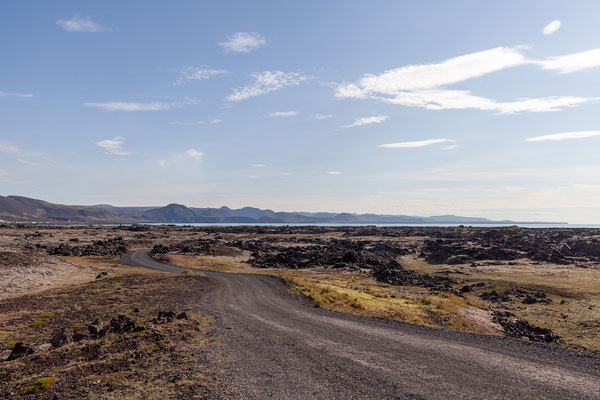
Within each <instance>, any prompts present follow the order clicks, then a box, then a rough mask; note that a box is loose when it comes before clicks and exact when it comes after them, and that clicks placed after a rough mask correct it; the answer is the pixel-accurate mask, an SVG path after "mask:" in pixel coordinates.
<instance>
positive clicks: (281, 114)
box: [269, 111, 298, 117]
mask: <svg viewBox="0 0 600 400" xmlns="http://www.w3.org/2000/svg"><path fill="white" fill-rule="evenodd" d="M297 114H298V113H297V112H296V111H277V112H273V113H271V114H269V117H293V116H295V115H297Z"/></svg>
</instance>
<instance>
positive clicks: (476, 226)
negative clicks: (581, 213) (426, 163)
mask: <svg viewBox="0 0 600 400" xmlns="http://www.w3.org/2000/svg"><path fill="white" fill-rule="evenodd" d="M147 225H175V226H332V227H344V226H382V227H387V226H404V227H453V226H460V225H462V226H471V227H473V228H494V227H507V226H514V225H516V226H520V227H522V228H599V229H600V224H519V223H516V224H464V223H463V224H460V223H452V224H310V223H308V224H291V223H289V224H286V223H265V224H248V223H205V222H203V223H187V224H186V223H171V224H167V223H152V224H147Z"/></svg>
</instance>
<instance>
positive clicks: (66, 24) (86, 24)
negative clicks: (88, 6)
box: [56, 15, 111, 33]
mask: <svg viewBox="0 0 600 400" xmlns="http://www.w3.org/2000/svg"><path fill="white" fill-rule="evenodd" d="M56 25H58V26H60V27H61V28H62V29H64V30H65V31H67V32H88V33H98V32H106V31H110V30H111V29H110V28H107V27H105V26H102V25H100V24H98V23H97V22H94V21H92V19H91V18H90V17H80V16H78V15H75V16H73V18H71V19H59V20H58V21H56Z"/></svg>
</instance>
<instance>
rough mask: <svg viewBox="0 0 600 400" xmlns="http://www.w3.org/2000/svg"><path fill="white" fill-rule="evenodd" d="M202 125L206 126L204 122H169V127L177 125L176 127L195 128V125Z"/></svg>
mask: <svg viewBox="0 0 600 400" xmlns="http://www.w3.org/2000/svg"><path fill="white" fill-rule="evenodd" d="M202 124H204V121H195V122H182V121H171V122H169V125H176V126H194V125H202Z"/></svg>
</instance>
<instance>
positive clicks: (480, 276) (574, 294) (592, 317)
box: [402, 257, 600, 350]
mask: <svg viewBox="0 0 600 400" xmlns="http://www.w3.org/2000/svg"><path fill="white" fill-rule="evenodd" d="M402 263H403V264H404V265H405V266H407V267H408V268H411V269H414V270H416V271H419V272H424V273H430V274H432V273H436V272H438V271H440V270H449V271H451V273H450V274H449V276H450V277H453V278H456V279H460V280H464V281H465V282H466V283H470V282H472V283H476V282H485V283H486V284H487V285H488V286H487V287H486V288H485V290H486V291H489V290H496V291H497V292H502V291H505V290H510V289H521V290H527V291H542V292H544V293H546V294H547V295H548V297H550V298H551V299H552V303H550V304H530V305H525V304H522V303H521V302H516V303H511V302H508V303H503V304H502V306H503V307H504V308H506V309H507V310H509V311H511V312H513V313H514V314H515V315H517V316H519V317H521V318H524V319H526V320H527V321H529V322H530V323H532V324H533V325H538V326H543V327H547V328H550V329H552V331H553V332H554V333H556V334H557V335H559V336H560V337H561V338H562V339H563V342H564V343H565V344H567V345H572V346H574V347H577V346H583V347H585V348H587V349H589V350H600V269H591V268H580V267H576V266H573V265H554V264H546V263H544V264H535V263H532V262H530V261H526V260H523V261H520V262H518V263H517V264H516V265H508V264H502V265H478V266H476V267H468V266H462V265H459V266H450V265H429V264H427V263H426V262H425V261H423V260H421V259H413V258H409V257H407V258H404V259H403V260H402ZM467 298H471V299H473V298H476V293H473V294H469V295H468V296H467ZM563 300H564V303H563V304H561V302H562V301H563Z"/></svg>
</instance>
